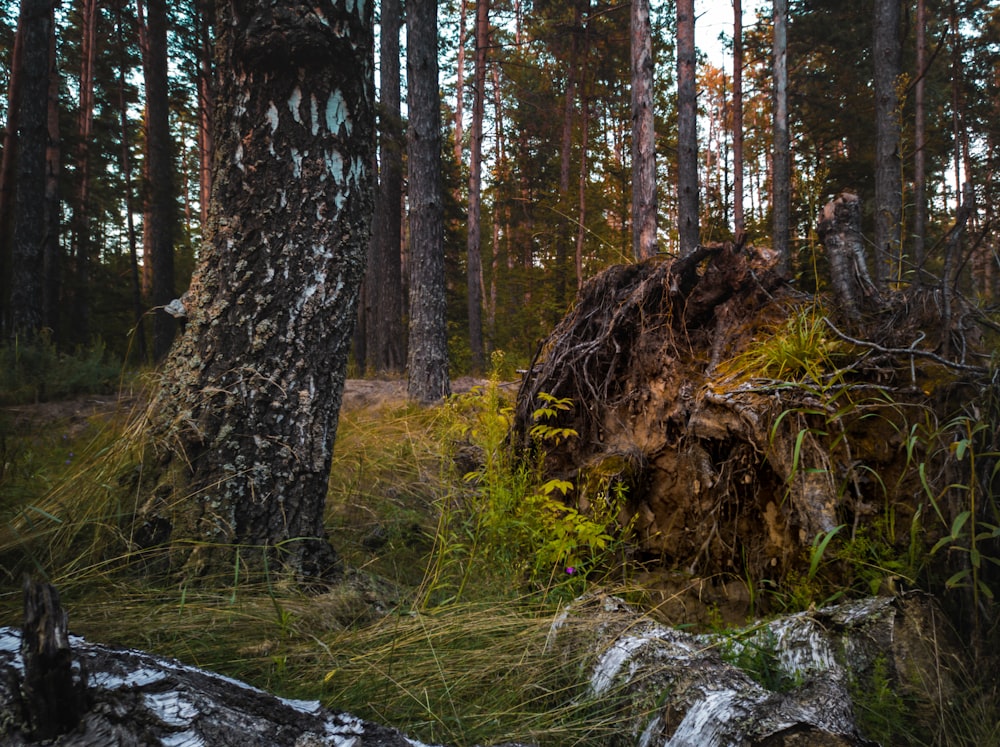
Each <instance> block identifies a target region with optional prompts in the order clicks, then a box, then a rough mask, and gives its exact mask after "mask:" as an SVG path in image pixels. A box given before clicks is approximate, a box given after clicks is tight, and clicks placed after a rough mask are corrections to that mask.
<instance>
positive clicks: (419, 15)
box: [406, 0, 451, 402]
mask: <svg viewBox="0 0 1000 747" xmlns="http://www.w3.org/2000/svg"><path fill="white" fill-rule="evenodd" d="M406 32H407V40H408V48H407V55H406V70H407V93H408V97H407V103H408V105H409V107H408V108H409V123H408V128H407V156H408V166H409V192H408V195H409V203H410V214H409V219H410V341H409V353H408V358H407V369H408V371H407V382H408V383H407V393H408V394H409V396H410V397H411V398H413V399H415V400H418V401H420V402H435V401H437V400H439V399H442V398H443V397H446V396H447V395H448V394H449V393H450V392H451V383H450V381H449V379H448V332H447V327H446V321H447V320H446V311H447V299H446V297H445V277H444V203H443V202H442V195H441V108H440V101H439V93H438V92H439V88H438V61H437V3H436V2H435V0H410V2H408V3H407V6H406Z"/></svg>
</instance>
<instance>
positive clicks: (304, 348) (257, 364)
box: [144, 0, 374, 577]
mask: <svg viewBox="0 0 1000 747" xmlns="http://www.w3.org/2000/svg"><path fill="white" fill-rule="evenodd" d="M371 8H372V6H371V4H370V3H356V2H354V1H353V0H326V1H324V2H319V3H315V2H310V3H285V4H281V5H278V6H272V5H261V4H258V3H255V2H252V1H251V0H232V1H231V2H222V3H220V4H219V6H218V18H217V25H216V28H217V29H218V32H219V35H218V39H217V44H216V48H217V62H218V65H219V67H220V69H223V70H226V71H228V72H227V74H226V75H225V76H221V77H220V79H219V89H218V93H217V98H216V114H217V116H216V122H215V138H214V139H215V146H216V162H215V163H216V170H215V174H214V178H213V199H212V210H211V214H210V221H209V225H208V231H207V240H206V244H205V247H204V250H203V251H204V255H203V260H202V263H201V265H200V267H199V268H198V271H197V272H196V275H195V278H194V279H193V280H192V286H191V290H190V292H189V293H188V294H187V298H186V312H187V316H188V322H187V325H186V331H185V334H184V336H183V338H182V339H181V341H180V342H179V343H178V344H177V345H175V346H174V348H173V350H172V353H171V356H170V359H169V363H168V366H167V368H166V371H165V373H164V381H163V383H162V385H161V389H160V392H159V395H158V398H157V400H156V403H155V404H154V407H153V411H152V417H153V419H154V424H155V425H156V426H157V427H158V428H159V431H160V432H162V435H163V436H164V437H165V438H168V439H171V442H172V443H175V444H179V445H180V447H181V450H182V451H183V454H182V457H183V460H184V462H183V463H180V464H178V461H179V460H180V459H181V457H175V464H177V465H178V467H177V468H178V469H189V470H190V472H189V477H188V480H187V485H186V486H185V490H186V493H185V494H183V495H175V496H172V498H173V499H174V503H172V504H171V503H169V502H168V499H169V498H170V497H171V496H169V495H168V496H167V497H163V494H162V493H155V494H154V497H153V498H151V499H150V502H149V505H147V506H146V508H145V511H144V513H145V518H146V522H145V527H144V528H145V530H146V531H145V538H144V539H145V541H146V542H147V543H150V542H152V543H163V542H166V543H168V545H169V546H171V547H172V549H174V550H175V556H174V557H172V558H171V560H172V561H173V562H174V565H177V564H179V563H183V564H184V568H185V571H186V574H187V575H193V574H196V573H198V572H199V571H201V570H203V569H204V570H209V569H211V567H212V566H213V565H216V564H217V563H216V561H217V560H218V556H221V558H222V559H221V561H218V562H219V563H222V564H225V563H228V567H229V568H230V570H231V569H232V561H233V553H234V552H235V551H234V549H233V548H234V546H236V545H240V546H242V547H243V550H242V556H241V557H243V558H244V559H245V558H246V556H247V555H248V554H250V552H249V550H248V549H247V548H266V549H267V550H268V551H269V557H271V558H274V557H275V556H276V557H277V559H278V560H280V561H282V563H283V565H285V566H286V567H289V568H290V570H292V571H294V572H296V573H297V574H299V575H300V576H303V577H328V576H330V575H331V574H334V573H335V572H336V569H337V565H338V564H337V558H336V555H335V552H334V551H333V549H332V547H330V545H329V544H328V542H327V541H326V537H325V530H324V526H323V512H324V505H325V496H326V489H327V478H328V475H329V470H330V461H331V457H332V450H333V442H334V437H335V435H336V431H337V422H338V414H339V409H340V403H341V397H342V393H343V386H344V378H345V373H346V364H347V355H348V350H349V346H350V341H351V336H352V333H353V328H354V321H355V313H356V304H357V295H358V288H359V286H360V283H361V277H362V274H363V270H364V259H365V250H366V246H367V243H368V235H369V230H370V220H371V213H372V201H373V199H372V168H371V164H372V160H373V154H374V76H373V65H372V53H373V31H372V11H371ZM187 465H190V467H188V466H187ZM185 543H193V544H194V545H195V546H196V549H194V550H192V551H190V552H188V551H186V550H185V549H184V547H185ZM272 567H273V566H272Z"/></svg>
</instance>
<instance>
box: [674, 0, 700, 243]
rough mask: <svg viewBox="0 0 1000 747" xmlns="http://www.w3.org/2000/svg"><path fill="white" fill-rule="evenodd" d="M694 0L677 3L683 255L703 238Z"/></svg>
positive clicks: (679, 197) (679, 203) (679, 200)
mask: <svg viewBox="0 0 1000 747" xmlns="http://www.w3.org/2000/svg"><path fill="white" fill-rule="evenodd" d="M694 23H695V17H694V0H678V2H677V150H678V153H677V221H678V226H677V230H678V234H679V236H680V244H681V247H680V248H681V256H682V257H686V256H687V255H689V254H691V253H692V252H694V250H695V249H696V248H697V246H698V240H699V215H698V211H699V205H698V98H697V97H698V92H697V89H696V87H695V66H696V59H695V45H694Z"/></svg>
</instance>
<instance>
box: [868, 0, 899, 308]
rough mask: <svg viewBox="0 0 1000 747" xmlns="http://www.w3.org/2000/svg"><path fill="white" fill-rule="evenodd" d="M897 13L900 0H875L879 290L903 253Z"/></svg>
mask: <svg viewBox="0 0 1000 747" xmlns="http://www.w3.org/2000/svg"><path fill="white" fill-rule="evenodd" d="M899 13H900V9H899V0H877V2H876V3H875V40H874V50H875V280H876V282H877V283H878V286H879V289H881V290H883V291H884V290H885V289H886V287H887V286H888V284H889V282H890V281H891V280H893V279H895V278H896V276H897V273H898V271H899V263H900V259H901V257H900V240H901V230H902V229H901V223H902V212H903V196H902V159H901V158H900V154H899V145H900V128H901V124H902V123H901V121H900V112H899V95H898V93H897V91H896V85H897V83H898V79H899V73H900V38H899V36H900V30H899V21H900V16H899Z"/></svg>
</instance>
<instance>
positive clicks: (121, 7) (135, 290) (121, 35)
mask: <svg viewBox="0 0 1000 747" xmlns="http://www.w3.org/2000/svg"><path fill="white" fill-rule="evenodd" d="M126 5H127V0H119V1H118V6H117V8H116V9H115V11H116V12H115V36H116V39H115V41H116V42H117V46H118V127H119V133H120V134H119V138H120V140H121V156H120V159H121V163H120V166H121V170H122V181H123V186H124V188H125V199H124V208H125V240H126V242H127V243H128V256H129V278H130V281H131V284H132V318H133V321H134V323H135V333H134V336H135V342H136V356H137V357H138V359H139V360H140V361H146V360H147V359H148V356H147V352H146V332H145V329H144V327H145V325H144V323H143V308H142V281H141V280H140V274H139V273H140V270H139V247H138V243H139V242H138V239H137V237H136V232H135V219H134V217H133V215H134V213H135V205H134V195H135V191H134V189H133V185H132V182H133V180H132V142H131V134H130V126H129V121H128V102H127V100H126V87H127V82H126V78H127V77H128V75H129V73H130V72H131V65H130V64H129V61H128V55H127V53H126V48H125V28H124V27H125V8H126ZM202 215H203V216H207V215H208V204H207V203H206V204H205V205H204V206H202ZM204 225H205V223H204V222H203V223H202V226H204Z"/></svg>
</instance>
